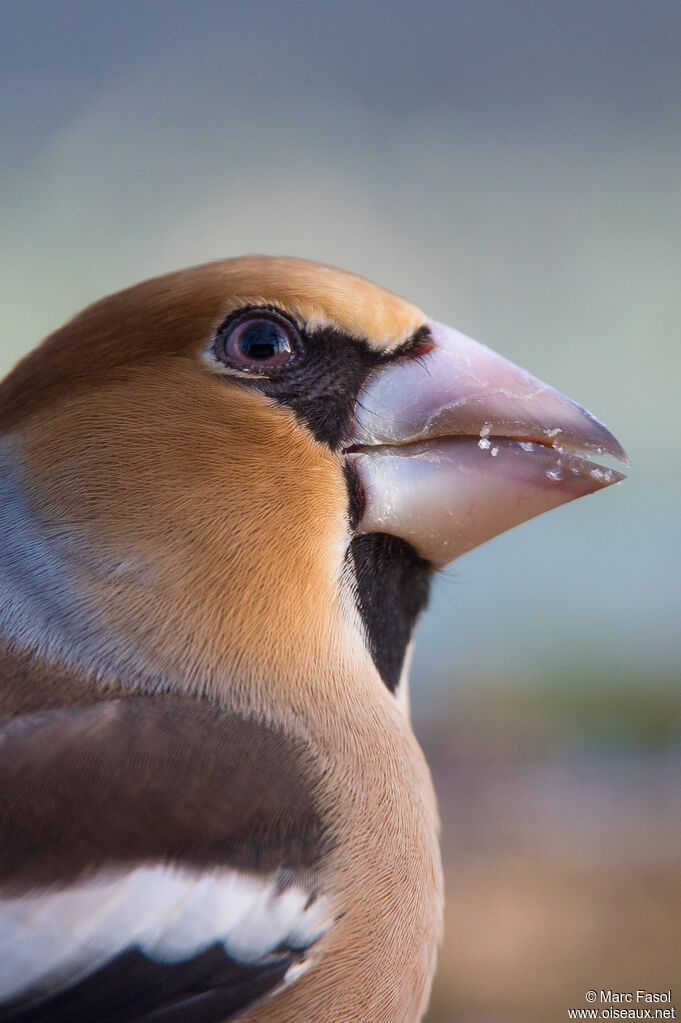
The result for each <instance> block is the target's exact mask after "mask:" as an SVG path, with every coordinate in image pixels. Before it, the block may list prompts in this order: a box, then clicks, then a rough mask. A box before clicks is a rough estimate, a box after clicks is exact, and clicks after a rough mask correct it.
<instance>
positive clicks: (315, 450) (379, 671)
mask: <svg viewBox="0 0 681 1023" xmlns="http://www.w3.org/2000/svg"><path fill="white" fill-rule="evenodd" d="M0 399H1V401H0V407H1V411H0V461H1V472H0V487H1V490H2V494H1V497H2V500H1V501H0V534H1V535H0V576H1V578H2V585H1V586H0V605H1V615H2V618H1V622H2V633H1V637H0V692H1V694H2V699H1V710H2V719H1V721H0V729H1V732H0V735H1V738H2V742H1V744H0V787H1V789H2V814H1V815H0V886H1V889H0V920H1V922H2V927H1V931H0V933H1V935H2V937H1V945H0V948H1V951H2V954H1V955H0V999H1V1000H2V1004H1V1006H0V1021H9V1020H12V1021H29V1020H30V1021H47V1020H49V1021H51V1023H55V1021H68V1023H86V1021H92V1023H95V1021H96V1023H106V1021H116V1023H123V1021H128V1020H130V1021H131V1020H144V1021H152V1020H153V1021H175V1023H180V1021H182V1023H185V1021H191V1023H211V1021H224V1020H229V1019H234V1018H239V1019H241V1020H244V1021H248V1023H283V1021H289V1020H293V1019H300V1020H306V1021H308V1023H338V1020H343V1021H344V1023H366V1021H367V1020H371V1021H372V1023H413V1021H417V1020H420V1019H421V1017H422V1015H423V1013H424V1012H425V1008H426V1005H427V1002H428V997H429V992H430V987H431V982H432V977H433V972H434V969H435V959H436V950H437V946H438V943H439V941H440V935H441V912H442V874H441V866H440V857H439V850H438V839H437V831H438V824H437V809H436V805H435V799H434V795H433V791H432V786H431V781H430V775H429V772H428V768H427V766H426V764H425V761H424V759H423V756H422V754H421V751H420V749H419V747H418V745H417V743H416V740H415V738H414V736H413V734H412V731H411V728H410V724H409V714H408V702H407V698H406V689H407V679H406V673H407V667H406V666H407V665H408V660H409V658H408V649H409V644H410V641H411V634H412V631H413V627H414V624H415V621H416V619H417V617H418V615H419V614H420V612H421V611H422V609H423V608H424V606H425V604H426V601H427V596H428V588H429V584H430V580H431V578H432V575H433V573H434V572H436V571H437V570H438V569H440V568H442V567H443V566H444V565H446V564H447V563H448V562H450V561H451V560H453V559H454V558H456V557H458V556H459V555H460V554H463V553H464V552H465V551H468V550H470V549H471V548H472V547H475V546H476V545H477V544H480V543H483V542H484V541H485V540H487V539H489V538H490V537H492V536H495V535H496V534H498V533H500V532H502V531H503V530H506V529H508V528H510V527H511V526H513V525H516V524H517V523H519V522H522V521H524V520H526V519H528V518H531V517H532V516H534V515H538V514H539V513H541V512H543V511H546V510H548V509H549V508H553V507H556V506H558V505H560V504H564V503H565V502H567V501H571V500H572V499H573V498H576V497H581V496H582V495H584V494H589V493H592V492H593V491H596V490H600V489H601V488H603V487H606V486H608V485H609V484H611V483H614V482H615V481H617V480H619V479H621V478H622V476H621V474H620V473H618V472H616V471H614V470H612V469H609V468H604V467H602V466H599V465H598V464H596V463H595V462H594V461H592V460H591V457H590V456H592V455H595V454H598V453H599V452H606V453H607V454H609V455H612V456H615V457H616V458H618V459H621V460H625V458H626V456H625V455H624V452H623V450H622V448H621V447H620V445H619V444H618V442H617V441H616V440H615V438H614V437H613V436H612V434H611V433H610V432H609V431H608V430H607V429H606V428H605V426H603V425H602V423H600V422H599V421H598V420H597V419H595V418H594V417H593V416H591V415H590V414H589V413H588V412H585V411H584V409H582V408H580V406H578V405H576V404H574V403H573V402H571V401H570V400H569V399H568V398H565V397H564V396H563V395H561V394H559V393H558V392H557V391H555V390H553V389H552V388H550V387H548V386H547V385H546V384H543V383H541V382H540V381H539V380H536V379H535V378H534V377H531V376H530V375H529V374H527V373H525V372H524V371H523V370H521V369H519V368H518V367H516V366H514V365H512V364H511V363H509V362H507V361H506V360H505V359H503V358H501V357H500V356H498V355H496V354H495V353H494V352H492V351H491V350H490V349H488V348H485V347H484V346H482V345H479V344H477V343H476V342H475V341H472V340H470V339H469V338H467V337H464V336H463V335H462V334H459V333H457V332H456V331H455V330H452V329H450V328H449V327H445V326H443V325H442V324H440V323H436V322H433V321H432V320H429V319H428V318H427V317H426V316H425V315H424V314H423V313H422V312H421V311H420V310H419V309H417V308H416V307H415V306H413V305H411V304H409V303H408V302H405V301H403V300H402V299H400V298H398V297H396V296H395V295H392V294H389V293H388V292H386V291H384V290H382V289H381V288H378V287H377V286H375V285H373V284H371V283H369V282H367V281H365V280H363V279H361V278H359V277H356V276H354V275H352V274H349V273H344V272H341V271H339V270H334V269H332V268H330V267H326V266H321V265H317V264H314V263H309V262H305V261H302V260H295V259H277V258H267V257H255V256H251V257H247V258H243V259H230V260H225V261H222V262H216V263H211V264H209V265H207V266H202V267H197V268H194V269H190V270H185V271H182V272H180V273H176V274H170V275H168V276H165V277H161V278H158V279H155V280H151V281H147V282H145V283H142V284H139V285H137V286H136V287H132V288H129V289H128V290H126V291H123V292H120V293H119V294H116V295H113V296H111V297H109V298H106V299H104V300H103V301H100V302H98V303H96V304H95V305H93V306H90V307H89V308H88V309H86V310H85V311H84V312H82V313H80V315H78V316H76V317H75V319H73V320H71V321H70V322H69V323H67V324H66V325H65V326H64V327H62V328H61V329H60V330H58V331H56V332H55V333H54V334H52V335H51V336H50V337H48V338H47V339H46V340H45V341H44V342H43V344H42V345H41V346H40V347H39V348H37V349H36V350H35V351H34V352H32V353H31V354H30V355H28V356H27V357H26V358H25V359H24V360H23V361H22V362H20V363H19V365H18V366H17V367H16V368H15V370H14V371H13V372H12V373H11V374H10V376H9V377H8V378H7V379H6V380H5V381H4V383H3V384H2V385H1V390H0Z"/></svg>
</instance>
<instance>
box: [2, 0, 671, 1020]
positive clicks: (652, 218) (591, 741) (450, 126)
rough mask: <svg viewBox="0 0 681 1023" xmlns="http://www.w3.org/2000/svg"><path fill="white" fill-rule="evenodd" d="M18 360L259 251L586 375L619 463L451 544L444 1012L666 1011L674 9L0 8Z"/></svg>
mask: <svg viewBox="0 0 681 1023" xmlns="http://www.w3.org/2000/svg"><path fill="white" fill-rule="evenodd" d="M0 20H1V23H2V25H1V29H0V96H1V97H2V100H1V103H2V109H1V113H0V118H1V121H0V138H1V140H2V142H1V145H2V161H1V169H0V174H1V175H2V194H3V202H2V208H1V210H0V217H1V219H2V229H1V231H0V294H1V298H2V320H3V326H2V335H1V337H2V341H1V343H0V349H1V350H0V362H1V369H2V371H3V372H4V371H5V370H7V369H9V367H10V366H11V365H12V363H13V362H14V361H15V360H16V359H17V357H18V356H20V355H21V354H22V353H23V352H24V351H26V350H27V349H29V348H30V347H32V346H33V345H34V344H35V343H36V341H38V340H39V339H40V338H41V337H42V336H43V335H44V334H45V333H47V332H48V331H49V330H51V329H53V328H54V327H55V326H57V325H58V324H59V323H61V322H62V321H63V320H64V319H66V318H67V317H69V316H71V315H72V314H73V313H75V312H76V311H77V310H78V309H79V308H80V307H82V306H83V305H84V304H86V303H88V302H90V301H92V300H94V299H96V298H98V297H100V296H102V295H104V294H106V293H107V292H110V291H112V290H114V289H117V288H121V287H123V286H125V285H127V284H130V283H133V282H135V281H137V280H138V279H140V278H144V277H148V276H152V275H155V274H158V273H161V272H164V271H166V270H171V269H175V268H178V267H181V266H185V265H188V264H191V263H198V262H204V261H206V260H209V259H213V258H217V257H222V256H231V255H237V254H241V253H245V252H268V253H284V254H292V255H300V256H305V257H308V258H311V259H318V260H322V261H325V262H328V263H332V264H336V265H339V266H342V267H346V268H348V269H352V270H355V271H357V272H358V273H361V274H364V275H366V276H368V277H370V278H372V279H374V280H376V281H378V282H379V283H381V284H383V285H385V286H387V287H389V288H391V289H392V290H394V291H397V292H399V293H402V294H404V295H405V296H406V297H408V298H410V299H411V300H412V301H414V302H415V303H417V304H418V305H420V306H421V307H423V308H425V309H426V310H427V311H428V312H429V313H430V314H431V315H433V316H434V317H436V318H437V319H439V320H444V321H445V322H448V323H451V324H453V325H455V326H457V327H458V328H459V329H461V330H463V331H465V332H466V333H468V334H471V335H473V336H474V337H476V338H477V339H478V340H481V341H485V342H487V343H488V344H490V345H491V346H492V347H493V348H496V349H497V350H499V351H501V352H503V353H504V354H505V355H506V356H508V357H510V358H512V359H514V360H515V361H517V362H519V363H521V365H523V366H524V367H526V368H527V369H529V370H531V371H532V372H534V373H535V374H537V375H538V376H540V377H542V378H544V379H546V380H548V381H549V382H551V383H553V384H554V385H556V386H557V387H559V388H560V389H561V390H564V391H566V392H567V393H568V394H570V395H571V396H572V397H574V398H576V399H578V400H579V401H580V402H582V403H583V404H585V405H586V406H587V407H588V408H590V409H592V411H594V412H595V413H596V414H597V415H599V416H600V417H601V418H603V419H604V420H605V421H606V422H607V423H608V425H609V426H610V427H611V428H612V429H613V430H614V431H615V433H616V434H617V435H618V437H619V438H620V440H621V441H622V442H623V444H624V446H625V447H626V448H627V449H628V451H629V454H630V456H631V459H632V463H633V466H632V470H631V477H630V479H628V480H627V481H626V482H625V483H623V484H620V485H619V486H616V487H612V488H610V489H609V490H607V491H605V492H603V493H600V494H597V495H595V496H593V497H590V498H587V499H585V500H583V501H579V502H577V503H575V504H574V505H570V506H567V507H564V508H561V509H559V510H557V511H554V512H552V513H551V514H550V515H547V516H545V517H544V518H541V519H539V520H537V521H535V522H530V523H528V524H526V525H524V526H522V527H520V528H518V529H516V530H515V531H513V532H512V533H510V534H508V535H505V536H502V537H499V538H497V539H496V540H494V541H492V542H491V543H489V544H488V545H487V546H485V547H483V548H482V549H481V550H478V551H474V552H473V553H471V554H469V555H468V556H466V557H465V558H463V559H462V560H460V561H459V562H457V563H455V565H454V566H453V567H452V568H450V570H448V572H447V573H445V574H444V575H443V577H442V578H441V579H440V581H439V582H438V584H437V586H436V589H435V593H434V596H433V600H432V605H431V608H430V611H429V612H428V614H427V615H426V617H425V618H424V620H423V622H422V625H421V627H420V632H419V638H418V644H417V650H416V658H415V664H414V671H413V712H414V718H415V725H416V728H417V731H418V734H419V737H420V738H421V741H422V742H423V745H424V747H425V749H426V752H427V754H428V757H429V759H430V761H431V764H432V767H433V772H434V776H435V781H436V785H437V788H438V793H439V798H440V803H441V811H442V818H443V839H444V856H445V865H446V872H447V888H448V908H447V933H446V940H445V946H444V949H443V953H442V958H441V964H440V972H439V977H438V981H437V985H436V990H435V994H434V998H433V1004H432V1008H431V1013H430V1015H429V1017H428V1020H429V1023H552V1021H553V1020H564V1019H566V1018H567V1012H568V1009H570V1008H583V1007H584V1006H585V1005H586V1003H585V1001H584V993H585V991H586V990H587V989H588V988H596V989H600V988H612V989H618V990H636V989H637V988H639V987H645V988H648V989H649V990H663V991H666V990H668V989H669V988H671V989H672V991H673V992H674V991H675V994H676V997H677V1003H676V1004H677V1007H678V1008H677V1012H681V860H680V854H681V786H680V785H679V781H680V779H681V688H680V686H679V676H680V672H679V664H680V655H681V628H680V627H679V609H680V607H681V601H680V599H679V598H680V596H681V594H680V590H681V583H680V577H681V572H680V570H679V556H680V553H681V530H680V526H679V515H678V505H679V498H680V497H681V487H680V482H679V469H680V461H679V456H678V444H679V440H678V436H677V435H678V423H677V420H678V416H679V390H680V387H681V374H680V372H679V371H680V369H681V344H680V340H681V338H680V329H679V324H680V323H681V5H680V4H679V3H678V0H669V2H665V0H650V2H646V3H643V2H638V0H570V3H565V2H555V0H533V2H528V0H514V2H512V3H510V2H507V0H447V2H444V0H436V2H425V3H416V2H412V0H405V2H402V3H400V4H394V3H389V2H387V0H375V2H374V3H373V4H367V3H366V2H354V0H336V2H335V3H333V4H327V5H321V4H319V3H315V2H313V0H288V2H286V3H282V2H280V3H276V2H268V0H253V2H246V0H241V2H228V0H222V2H217V0H200V2H197V3H192V4H189V3H186V2H184V0H163V2H160V0H145V2H142V0H138V2H131V0H117V2H116V3H115V4H110V3H103V2H100V0H58V2H57V3H54V2H53V0H51V2H36V0H2V3H1V4H0Z"/></svg>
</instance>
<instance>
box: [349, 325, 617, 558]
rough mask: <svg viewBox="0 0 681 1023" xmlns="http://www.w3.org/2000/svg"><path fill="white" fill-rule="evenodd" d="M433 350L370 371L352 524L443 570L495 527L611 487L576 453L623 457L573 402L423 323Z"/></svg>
mask: <svg viewBox="0 0 681 1023" xmlns="http://www.w3.org/2000/svg"><path fill="white" fill-rule="evenodd" d="M429 327H430V331H431V340H432V345H433V347H432V348H431V349H430V350H427V351H425V352H424V354H422V355H420V356H419V357H417V358H414V359H409V360H405V361H402V362H399V361H398V362H394V363H390V364H388V365H387V366H385V367H384V368H383V369H380V370H378V371H377V372H376V373H375V374H374V375H373V377H371V378H370V379H369V381H368V383H367V384H366V386H365V387H364V388H363V390H362V392H361V394H360V396H359V399H358V402H357V409H356V416H355V418H356V430H355V433H354V436H353V437H352V439H351V441H350V443H349V444H348V446H347V448H346V454H347V457H348V458H349V459H351V460H352V462H353V463H354V465H355V468H356V470H357V472H358V475H359V479H360V482H361V485H362V489H363V495H364V508H363V513H362V517H361V520H360V523H359V530H360V532H364V533H372V532H382V533H391V534H394V535H395V536H399V537H401V538H402V539H404V540H407V541H408V542H409V543H410V544H412V545H413V546H414V547H415V548H416V550H417V551H418V553H419V554H420V555H421V557H423V558H425V559H426V560H428V561H430V562H432V563H433V565H435V566H436V567H437V568H441V567H443V566H444V565H446V564H447V563H448V562H450V561H453V560H454V558H457V557H459V556H460V555H461V554H464V553H465V552H466V551H469V550H471V549H472V548H473V547H477V546H478V545H479V544H481V543H484V542H485V541H486V540H489V539H491V538H492V537H493V536H496V535H497V534H498V533H502V532H504V530H506V529H510V528H511V527H512V526H517V525H518V524H519V523H521V522H524V521H525V520H526V519H530V518H533V517H534V516H535V515H540V514H541V513H542V512H544V511H548V510H549V509H550V508H555V507H557V506H558V505H561V504H565V503H566V502H568V501H572V500H574V499H575V498H576V497H583V496H584V495H585V494H591V493H593V492H594V491H595V490H601V489H602V488H603V487H607V486H610V484H612V483H616V482H618V481H619V480H621V479H624V476H623V474H622V473H620V472H617V471H616V470H614V469H608V468H605V467H603V466H599V465H597V464H595V463H594V462H592V461H590V460H589V459H588V457H585V455H587V454H589V453H592V452H593V453H596V454H608V455H612V456H614V457H615V458H617V459H619V460H620V461H623V462H628V459H627V456H626V454H625V452H624V450H623V448H622V447H621V445H620V444H619V442H618V441H617V440H616V439H615V437H613V435H612V434H611V433H610V431H609V430H608V429H607V428H606V427H605V426H604V425H603V424H602V423H601V422H599V420H598V419H596V418H595V417H594V416H592V415H591V414H590V413H589V412H587V411H586V410H585V409H583V408H581V406H579V405H577V404H576V403H575V402H573V401H571V400H570V399H569V398H566V397H565V395H563V394H560V392H559V391H556V390H554V388H552V387H549V386H548V384H544V383H542V382H541V380H537V379H536V377H533V376H530V374H529V373H526V372H525V371H524V370H523V369H520V367H519V366H515V365H514V364H513V363H511V362H508V361H507V360H506V359H504V358H502V357H501V356H500V355H497V354H496V353H495V352H493V351H491V349H489V348H487V347H485V345H481V344H478V342H477V341H473V340H472V339H471V338H469V337H466V336H465V335H464V334H460V333H459V332H458V331H456V330H452V329H451V328H450V327H446V326H444V325H443V324H440V323H434V322H433V323H430V324H429Z"/></svg>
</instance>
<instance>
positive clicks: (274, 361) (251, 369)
mask: <svg viewBox="0 0 681 1023" xmlns="http://www.w3.org/2000/svg"><path fill="white" fill-rule="evenodd" d="M296 338H297V332H296V329H295V327H294V326H293V324H292V323H290V322H289V321H288V320H287V319H285V317H283V316H278V315H277V314H276V313H273V312H262V313H252V312H249V313H245V314H244V315H243V316H240V317H238V318H237V319H236V320H232V321H231V322H229V323H227V325H226V326H225V327H224V328H223V329H222V330H221V331H220V333H219V335H218V339H217V341H216V345H215V354H216V355H217V357H218V358H219V359H220V361H221V362H224V363H226V364H227V365H229V366H231V367H233V368H234V369H238V370H242V371H244V372H247V373H267V372H268V371H269V370H271V369H278V368H279V367H280V366H284V365H285V364H286V363H287V362H288V361H289V360H290V359H291V358H292V356H293V354H294V351H295V341H296Z"/></svg>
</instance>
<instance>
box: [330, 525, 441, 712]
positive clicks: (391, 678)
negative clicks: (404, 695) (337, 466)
mask: <svg viewBox="0 0 681 1023" xmlns="http://www.w3.org/2000/svg"><path fill="white" fill-rule="evenodd" d="M348 554H349V558H350V562H351V565H352V567H353V569H354V574H355V580H356V600H357V607H358V609H359V613H360V615H361V616H362V620H363V622H364V625H365V628H366V631H367V641H368V645H369V649H370V650H371V656H372V657H373V659H374V664H375V665H376V667H377V668H378V671H379V674H380V676H381V678H382V679H383V681H384V682H385V684H386V686H387V687H388V689H389V690H390V691H391V692H393V693H394V692H395V689H396V688H397V685H398V683H399V681H400V675H401V673H402V666H403V664H404V657H405V654H406V652H407V646H408V645H409V640H410V639H411V634H412V632H413V629H414V626H415V624H416V620H417V618H418V616H419V615H420V613H421V612H422V611H423V609H424V608H425V606H426V604H427V603H428V593H429V590H430V581H431V579H432V576H433V566H432V565H431V564H430V562H428V561H425V560H424V559H423V558H421V557H420V556H419V555H418V554H417V553H416V551H415V550H414V548H413V547H412V546H411V544H408V543H407V542H406V541H405V540H401V539H400V538H399V537H396V536H391V535H390V534H388V533H367V534H365V535H363V536H358V537H356V538H355V539H354V540H353V541H352V543H351V544H350V549H349V552H348Z"/></svg>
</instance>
